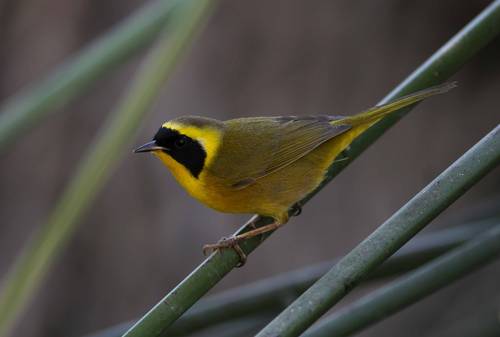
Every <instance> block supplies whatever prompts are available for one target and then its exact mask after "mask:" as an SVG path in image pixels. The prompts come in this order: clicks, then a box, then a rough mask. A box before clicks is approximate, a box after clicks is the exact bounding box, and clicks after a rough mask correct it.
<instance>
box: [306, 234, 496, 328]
mask: <svg viewBox="0 0 500 337" xmlns="http://www.w3.org/2000/svg"><path fill="white" fill-rule="evenodd" d="M499 254H500V224H498V225H496V226H495V227H494V228H492V229H490V230H489V231H487V232H486V233H484V234H482V235H480V237H478V238H476V239H474V240H471V241H470V242H468V243H466V244H464V245H462V246H460V247H458V248H456V249H454V250H452V251H451V252H449V253H446V254H444V255H443V256H441V257H439V258H437V259H436V260H435V261H432V262H429V263H428V264H426V265H424V266H423V267H420V268H418V269H417V270H416V271H414V272H412V273H410V274H409V275H408V276H404V277H403V278H402V279H401V280H398V281H396V282H394V283H392V284H389V285H387V286H384V287H383V288H381V289H379V290H376V291H375V292H373V293H371V294H369V295H367V296H365V297H363V298H361V299H359V300H357V301H356V302H355V303H353V304H351V305H349V306H348V307H346V308H345V309H343V310H341V311H340V312H339V313H338V314H334V315H333V317H331V318H330V319H327V320H325V321H324V322H321V323H319V324H318V325H317V326H314V327H313V328H311V329H310V330H308V331H307V332H306V333H304V334H303V335H302V336H303V337H340V336H349V335H351V334H353V333H355V332H358V331H360V330H362V329H364V328H366V327H368V326H370V325H372V324H374V323H376V322H379V321H381V320H383V319H384V318H387V317H388V316H390V315H392V314H394V313H396V312H398V311H400V310H402V309H404V308H406V307H407V306H409V305H411V304H413V303H415V302H417V301H419V300H421V299H423V298H425V297H426V296H428V295H431V294H432V293H433V292H435V291H437V290H439V289H441V288H443V287H445V286H447V285H449V284H451V283H452V282H454V281H456V280H458V279H459V278H460V277H463V276H465V275H467V274H468V273H470V272H472V271H474V270H475V269H477V268H479V267H480V266H483V265H484V264H486V263H488V262H490V261H492V260H493V259H494V258H495V257H497V256H498V255H499Z"/></svg>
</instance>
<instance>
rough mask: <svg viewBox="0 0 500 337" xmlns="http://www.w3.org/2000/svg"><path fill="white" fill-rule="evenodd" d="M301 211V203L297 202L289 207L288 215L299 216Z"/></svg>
mask: <svg viewBox="0 0 500 337" xmlns="http://www.w3.org/2000/svg"><path fill="white" fill-rule="evenodd" d="M300 213H302V204H301V203H300V202H297V203H296V204H294V205H293V206H292V207H290V215H291V216H299V215H300Z"/></svg>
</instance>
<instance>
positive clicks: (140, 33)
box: [0, 0, 180, 151]
mask: <svg viewBox="0 0 500 337" xmlns="http://www.w3.org/2000/svg"><path fill="white" fill-rule="evenodd" d="M179 2H180V0H156V1H154V2H151V4H149V5H148V6H145V7H144V8H143V9H141V10H139V11H137V12H136V13H134V15H132V16H130V17H129V18H127V19H126V20H124V21H123V22H122V23H121V24H120V25H118V26H117V27H115V28H113V29H111V30H110V31H109V32H108V33H107V34H106V35H104V36H102V37H101V38H99V39H97V40H96V41H94V42H93V43H92V44H90V45H89V46H88V47H86V48H85V49H83V50H82V51H80V52H79V53H78V54H76V55H74V56H73V57H72V58H71V59H70V60H68V61H67V62H65V63H64V64H62V65H61V66H59V67H58V68H57V69H55V71H53V72H52V73H51V74H49V75H48V76H47V77H45V78H44V79H42V80H41V81H39V82H38V83H36V84H33V85H31V86H29V87H27V88H25V89H24V90H22V91H21V92H19V93H17V94H16V95H14V96H12V97H10V98H9V99H7V100H6V101H5V102H2V104H1V106H0V151H1V150H3V149H5V148H6V146H7V145H8V144H10V143H11V142H12V141H14V140H15V138H16V137H17V136H18V135H20V134H21V133H22V132H26V130H27V129H28V128H30V127H33V126H35V125H36V124H37V123H39V122H40V121H41V120H42V119H43V118H44V117H45V116H47V115H48V114H50V113H53V112H54V111H55V110H56V109H57V108H59V107H61V106H62V105H63V104H65V103H66V102H68V101H69V100H71V99H72V98H74V97H76V96H78V95H80V94H82V93H83V92H84V91H85V90H86V89H88V88H89V87H90V86H91V84H93V83H95V82H96V81H97V80H98V79H100V78H102V77H103V76H104V75H106V74H108V73H110V72H111V71H112V70H113V69H115V68H116V67H117V66H118V65H119V64H121V63H123V62H124V61H126V60H128V59H129V58H130V57H131V56H132V55H134V54H135V53H136V52H138V51H139V50H141V49H144V47H145V46H147V45H148V44H150V43H151V42H153V40H154V39H155V38H156V37H157V36H158V34H159V33H160V31H161V30H162V28H163V27H165V25H166V23H167V21H168V20H169V18H170V16H171V14H172V12H173V9H175V7H176V5H177V4H178V3H179Z"/></svg>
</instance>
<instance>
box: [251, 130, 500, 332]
mask: <svg viewBox="0 0 500 337" xmlns="http://www.w3.org/2000/svg"><path fill="white" fill-rule="evenodd" d="M499 162H500V125H499V126H497V127H496V128H495V129H493V131H491V132H490V133H489V134H488V135H486V136H485V137H484V138H483V139H482V140H481V141H480V142H479V143H477V144H476V145H475V146H473V147H472V148H471V149H470V150H469V151H467V152H466V153H465V154H464V155H463V156H462V157H460V158H459V159H458V160H457V161H456V162H455V163H453V164H452V165H451V166H450V167H448V168H447V169H446V170H445V171H444V172H443V173H441V174H440V175H439V176H438V177H437V178H436V179H434V180H433V181H432V182H431V183H430V184H429V185H427V186H426V187H425V188H424V189H423V190H422V191H420V192H419V193H418V194H417V195H416V196H414V197H413V198H412V199H411V200H410V201H409V202H408V203H407V204H406V205H404V206H403V207H402V208H400V209H399V210H398V211H397V212H396V213H395V214H394V215H393V216H391V217H390V218H389V219H388V220H387V221H386V222H384V223H383V224H382V225H381V226H380V227H379V228H377V230H376V231H375V232H373V233H372V234H371V235H370V236H368V238H366V239H365V240H364V241H363V242H361V243H360V244H359V245H358V246H357V247H356V248H354V249H353V250H352V251H351V252H349V253H348V254H347V255H346V256H345V257H344V258H342V259H341V260H340V261H339V262H338V263H337V264H336V265H335V266H334V267H333V268H332V269H331V270H330V271H329V272H328V273H326V274H325V275H324V276H323V277H322V278H320V279H319V280H318V281H317V282H316V283H315V284H314V285H313V286H312V287H310V288H309V289H308V290H307V291H306V292H305V293H304V294H302V295H301V296H300V297H299V298H298V299H297V300H296V301H295V302H294V303H292V304H291V305H290V306H289V307H288V308H287V309H285V310H284V311H283V312H282V313H281V314H280V315H279V316H278V317H276V318H275V319H274V320H273V321H272V322H271V323H269V325H268V326H267V327H265V328H264V329H263V330H262V331H261V332H260V333H259V334H258V335H257V337H271V336H272V337H275V336H281V337H292V336H299V335H300V334H301V333H302V332H304V331H305V330H306V329H307V328H308V327H309V326H310V325H311V324H312V323H314V322H315V321H316V320H317V319H318V318H319V317H321V316H322V315H323V314H324V313H325V312H326V311H328V310H329V309H330V308H331V307H332V306H333V305H334V304H336V303H337V302H338V301H340V300H341V299H342V298H343V297H344V296H345V295H346V294H347V293H348V292H349V291H350V290H351V289H352V288H353V287H354V286H355V285H356V284H357V283H358V282H359V281H360V280H361V279H362V278H363V277H364V276H366V275H367V274H368V273H369V272H371V271H372V270H373V269H374V268H375V267H377V266H378V265H379V264H381V263H382V262H383V261H384V260H385V259H387V258H388V257H389V256H391V255H392V254H393V253H394V252H396V251H397V250H398V249H399V248H401V246H403V245H404V244H405V243H406V242H407V241H408V240H410V239H411V238H412V237H413V236H414V235H415V234H417V233H418V232H419V231H420V230H421V229H422V228H424V227H425V226H426V225H427V224H428V223H429V222H430V221H431V220H432V219H434V218H435V217H436V216H438V215H439V214H440V213H441V212H442V211H444V210H445V209H446V208H447V207H448V206H449V205H451V204H452V203H453V202H454V201H455V200H456V199H458V198H459V197H460V196H462V195H463V194H464V193H465V192H466V191H467V190H468V189H469V188H470V187H472V186H473V185H474V184H475V183H476V182H478V181H479V180H480V179H481V178H482V177H484V176H485V175H486V174H487V173H488V172H490V171H491V170H492V169H493V168H495V167H496V166H497V165H498V163H499Z"/></svg>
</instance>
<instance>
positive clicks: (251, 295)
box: [89, 219, 499, 337]
mask: <svg viewBox="0 0 500 337" xmlns="http://www.w3.org/2000/svg"><path fill="white" fill-rule="evenodd" d="M497 221H499V220H498V219H487V220H483V221H478V222H474V223H470V224H467V225H462V226H458V227H454V228H450V229H446V230H440V231H436V232H433V233H429V234H424V235H422V236H419V237H417V238H416V239H415V240H413V241H411V242H409V243H408V245H405V246H404V247H403V248H402V249H401V250H399V251H398V252H397V253H396V254H394V256H392V257H391V258H390V259H389V260H388V261H386V262H385V263H384V264H382V266H381V267H380V268H378V269H377V270H375V271H374V272H373V273H371V274H370V275H369V276H368V278H367V281H370V280H380V279H381V278H386V277H391V276H395V275H399V274H401V273H404V272H407V271H409V270H413V269H415V268H416V267H419V266H421V265H422V264H424V263H426V262H428V261H430V260H432V259H434V258H436V257H437V256H439V255H441V254H443V253H444V252H446V251H448V250H450V249H452V248H454V247H456V246H458V245H460V244H462V243H463V242H465V241H467V240H470V239H471V238H473V237H475V236H476V235H477V234H479V233H482V232H484V231H485V230H487V229H488V228H490V227H491V226H492V224H493V223H496V222H497ZM335 262H336V261H333V262H332V261H325V262H320V263H317V264H315V265H312V266H309V267H306V268H301V269H297V270H293V271H290V272H286V273H283V274H280V275H278V276H273V277H270V278H267V279H263V280H260V281H257V282H253V283H250V284H247V285H244V286H241V287H237V288H234V289H230V290H227V291H224V292H222V293H219V294H216V295H213V296H210V297H208V298H206V299H201V300H200V301H199V302H198V303H197V304H196V305H195V306H194V307H193V308H191V309H190V310H189V311H188V312H186V314H185V315H184V316H182V317H181V318H180V319H179V320H178V321H177V322H175V323H174V324H173V325H172V326H171V327H170V328H169V329H168V336H169V337H173V336H184V335H188V334H190V333H193V332H195V331H198V330H201V329H204V328H206V327H207V326H211V325H214V324H218V323H221V322H224V321H229V320H234V319H239V318H243V317H247V316H250V315H255V314H258V313H261V312H262V311H264V310H271V311H272V312H273V313H275V314H277V313H278V312H279V311H280V310H283V309H284V308H285V307H286V306H287V305H288V304H290V302H291V301H292V300H293V299H295V298H297V296H299V295H300V294H301V293H302V292H304V291H305V290H306V289H307V288H308V287H309V286H311V285H312V284H313V283H314V281H316V280H317V279H318V278H320V277H321V276H322V275H323V274H324V273H326V272H327V271H328V270H329V269H330V268H331V267H332V266H333V265H334V264H335ZM132 324H133V323H132V322H130V323H122V324H119V325H117V326H115V327H111V328H108V329H106V330H104V331H102V332H99V333H95V334H92V337H118V336H121V335H122V334H123V333H125V332H126V331H127V330H128V329H129V328H130V326H132ZM89 337H90V336H89Z"/></svg>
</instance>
